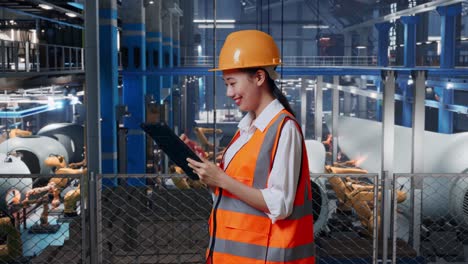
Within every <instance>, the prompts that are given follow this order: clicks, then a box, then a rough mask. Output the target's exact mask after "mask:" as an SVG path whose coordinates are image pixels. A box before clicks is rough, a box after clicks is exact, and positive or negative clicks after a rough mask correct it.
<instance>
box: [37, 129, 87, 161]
mask: <svg viewBox="0 0 468 264" xmlns="http://www.w3.org/2000/svg"><path fill="white" fill-rule="evenodd" d="M37 135H39V136H47V137H50V138H53V139H55V140H57V141H58V142H60V143H61V144H62V145H63V146H64V147H65V149H66V150H67V153H68V158H69V159H68V162H69V163H73V162H79V161H82V160H83V147H84V127H83V126H82V125H78V124H73V123H59V124H50V125H47V126H45V127H43V128H41V129H40V130H39V131H38V132H37Z"/></svg>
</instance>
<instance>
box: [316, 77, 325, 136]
mask: <svg viewBox="0 0 468 264" xmlns="http://www.w3.org/2000/svg"><path fill="white" fill-rule="evenodd" d="M322 87H323V76H321V75H319V76H317V81H316V83H315V90H314V93H315V95H314V97H315V100H314V104H315V106H314V108H315V109H314V112H315V114H314V119H315V120H314V125H315V129H314V133H315V140H317V141H319V142H322V118H323V90H322Z"/></svg>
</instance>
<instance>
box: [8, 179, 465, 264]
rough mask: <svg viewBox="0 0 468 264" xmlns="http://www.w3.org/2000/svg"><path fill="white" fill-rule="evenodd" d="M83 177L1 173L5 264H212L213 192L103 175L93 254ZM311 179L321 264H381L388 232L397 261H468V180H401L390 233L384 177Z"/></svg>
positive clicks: (186, 184) (178, 181) (183, 184)
mask: <svg viewBox="0 0 468 264" xmlns="http://www.w3.org/2000/svg"><path fill="white" fill-rule="evenodd" d="M81 177H82V176H80V175H63V176H62V175H47V176H45V175H12V176H10V175H0V194H1V197H0V207H1V209H2V211H1V212H2V217H1V218H0V264H4V263H5V264H6V263H9V264H10V263H11V264H13V263H67V264H70V263H88V260H87V258H86V256H89V254H90V252H91V251H94V252H99V256H100V258H99V263H204V257H205V250H206V247H207V244H208V241H209V235H208V225H207V219H208V217H209V214H210V211H211V207H212V197H211V194H210V193H209V191H208V190H207V189H206V188H205V187H203V186H200V184H198V183H197V182H191V181H187V180H186V179H185V178H183V177H180V175H117V176H116V175H103V176H99V177H98V182H99V186H98V188H97V201H96V203H97V211H96V213H97V218H98V221H97V223H98V228H97V230H98V231H97V233H98V236H97V237H98V241H97V243H96V244H97V245H98V246H97V247H98V248H97V249H94V248H89V249H88V247H89V244H88V242H85V239H82V238H85V237H87V236H88V235H87V232H90V230H89V229H85V230H83V229H82V227H83V226H84V224H85V222H86V223H92V221H91V220H90V219H89V214H82V213H81V212H82V210H81V206H80V205H81V204H84V201H85V199H88V198H89V197H90V196H86V195H84V198H82V197H81V195H80V194H81V192H83V193H84V194H86V190H87V186H86V184H83V185H80V182H83V179H82V178H81ZM142 177H144V180H140V181H139V180H137V179H138V178H142ZM311 181H312V190H313V199H314V204H313V207H314V208H313V209H314V220H315V222H314V233H315V241H316V253H317V254H316V255H317V263H322V264H324V263H330V264H331V263H378V261H379V259H381V258H382V252H383V245H382V241H381V240H382V232H383V231H382V230H383V229H384V228H389V229H390V230H391V232H390V234H391V239H392V240H391V241H389V243H388V253H389V255H388V256H389V257H388V259H389V260H392V263H417V264H422V263H427V264H432V263H453V264H455V263H456V264H461V263H467V262H468V258H467V257H468V254H467V252H468V174H447V175H434V174H427V175H411V174H396V175H395V180H394V183H395V184H394V185H393V203H392V204H391V206H392V212H393V215H392V216H391V217H392V219H391V221H389V223H390V226H387V227H384V226H382V225H381V221H382V213H381V212H382V210H383V208H382V203H381V198H382V190H381V186H380V181H378V175H376V174H363V175H352V174H336V175H333V174H325V175H324V174H313V175H311ZM82 200H83V201H82ZM88 202H89V201H88ZM86 225H88V224H86ZM83 246H84V247H85V249H86V250H82V248H83Z"/></svg>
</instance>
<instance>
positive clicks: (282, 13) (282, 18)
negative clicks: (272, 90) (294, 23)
mask: <svg viewBox="0 0 468 264" xmlns="http://www.w3.org/2000/svg"><path fill="white" fill-rule="evenodd" d="M283 26H284V0H281V80H283V62H284V60H283V56H284V49H283V43H284V36H283ZM280 90H281V92H282V91H283V82H280Z"/></svg>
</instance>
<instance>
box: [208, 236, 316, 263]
mask: <svg viewBox="0 0 468 264" xmlns="http://www.w3.org/2000/svg"><path fill="white" fill-rule="evenodd" d="M226 249H228V250H226ZM215 251H217V252H221V253H227V254H232V252H235V255H237V256H240V257H245V258H251V259H257V260H267V261H276V262H280V263H283V262H285V261H294V260H298V259H305V258H309V257H313V256H314V255H315V244H314V243H310V244H306V245H302V246H297V247H294V248H274V247H265V246H258V245H252V244H247V243H242V242H235V241H231V240H224V239H216V244H215ZM265 256H267V257H266V259H265Z"/></svg>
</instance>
